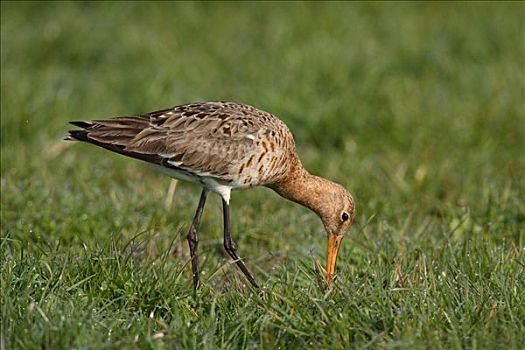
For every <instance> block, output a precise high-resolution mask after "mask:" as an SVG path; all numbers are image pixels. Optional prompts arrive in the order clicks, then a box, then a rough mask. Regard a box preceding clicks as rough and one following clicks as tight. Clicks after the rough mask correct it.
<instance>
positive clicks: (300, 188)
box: [271, 168, 355, 284]
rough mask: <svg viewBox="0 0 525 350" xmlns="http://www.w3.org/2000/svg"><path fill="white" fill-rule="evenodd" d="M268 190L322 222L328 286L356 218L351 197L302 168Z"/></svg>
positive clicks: (337, 186)
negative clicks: (312, 214) (325, 241)
mask: <svg viewBox="0 0 525 350" xmlns="http://www.w3.org/2000/svg"><path fill="white" fill-rule="evenodd" d="M271 188H273V189H274V190H275V191H277V193H279V194H280V195H281V196H283V197H285V198H288V199H290V200H292V201H294V202H296V203H299V204H302V205H304V206H306V207H308V208H310V209H311V210H313V211H314V212H315V213H316V214H317V215H318V216H319V217H320V218H321V220H322V222H323V224H324V228H325V230H326V233H327V236H328V260H327V266H326V277H325V280H326V283H327V284H330V283H331V282H332V279H333V276H334V274H335V264H336V261H337V254H338V253H339V248H340V247H341V241H342V240H343V237H344V235H345V234H346V232H347V231H348V229H349V228H350V225H351V224H352V222H353V221H354V217H355V209H354V199H353V198H352V195H351V194H350V193H349V192H348V191H347V190H346V189H345V188H344V187H343V186H341V185H339V184H336V183H334V182H332V181H329V180H326V179H324V178H322V177H318V176H315V175H311V174H309V173H308V172H306V171H305V170H304V169H302V168H301V170H300V171H298V172H297V175H296V176H290V177H289V178H287V179H286V180H285V181H282V182H279V183H275V184H273V185H272V186H271Z"/></svg>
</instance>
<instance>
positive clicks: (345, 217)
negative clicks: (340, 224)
mask: <svg viewBox="0 0 525 350" xmlns="http://www.w3.org/2000/svg"><path fill="white" fill-rule="evenodd" d="M348 219H350V216H349V215H348V213H347V212H346V211H344V212H343V214H341V220H343V221H346V220H348Z"/></svg>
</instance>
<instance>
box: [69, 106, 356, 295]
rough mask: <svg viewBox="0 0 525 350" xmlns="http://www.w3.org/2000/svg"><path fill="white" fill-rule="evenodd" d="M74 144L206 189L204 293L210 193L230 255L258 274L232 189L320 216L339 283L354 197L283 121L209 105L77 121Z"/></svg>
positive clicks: (194, 230) (193, 250) (193, 249)
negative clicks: (238, 237) (319, 170)
mask: <svg viewBox="0 0 525 350" xmlns="http://www.w3.org/2000/svg"><path fill="white" fill-rule="evenodd" d="M71 124H73V125H75V126H77V127H80V128H81V129H77V130H71V131H69V133H68V135H67V136H66V140H78V141H84V142H88V143H91V144H94V145H96V146H99V147H102V148H105V149H108V150H110V151H113V152H116V153H120V154H123V155H125V156H128V157H132V158H137V159H140V160H143V161H146V162H148V163H152V164H154V165H156V166H157V167H158V168H159V169H161V170H162V171H163V172H164V173H165V174H166V175H168V176H170V177H173V178H176V179H180V180H187V181H192V182H196V183H198V184H201V185H202V193H201V196H200V200H199V204H198V206H197V211H196V213H195V217H194V218H193V222H192V224H191V226H190V229H189V232H188V236H187V240H188V244H189V247H190V255H191V265H192V272H193V286H194V288H195V289H197V288H198V286H199V263H198V256H197V247H198V244H199V240H198V230H199V224H200V220H201V216H202V211H203V209H204V204H205V203H206V198H207V196H208V192H209V191H212V192H216V193H218V194H219V195H220V196H221V198H222V206H223V219H224V248H225V249H226V252H228V254H229V255H230V256H231V258H232V259H234V261H235V263H236V264H237V266H238V267H239V268H240V269H241V270H242V272H243V273H244V275H245V276H246V278H247V279H248V281H250V283H251V284H252V285H253V286H254V287H258V285H257V282H256V281H255V278H254V277H253V274H252V273H251V272H250V270H249V269H248V268H247V267H246V265H245V264H244V262H243V260H241V258H239V255H238V254H237V249H236V246H235V243H234V242H233V240H232V238H231V232H230V227H231V226H230V210H229V202H230V193H231V190H232V189H242V188H250V187H253V186H266V187H269V188H271V189H272V190H274V191H275V192H277V193H278V194H279V195H281V196H282V197H284V198H286V199H289V200H291V201H294V202H296V203H299V204H301V205H303V206H305V207H308V208H310V209H311V210H313V211H314V212H315V213H316V214H317V215H318V216H319V217H320V218H321V220H322V222H323V224H324V227H325V229H326V233H327V236H328V256H327V267H326V276H325V281H326V283H327V284H330V283H331V282H332V279H333V276H334V273H335V265H336V259H337V254H338V252H339V247H340V246H341V241H342V239H343V236H344V234H345V233H346V232H347V231H348V229H349V227H350V224H351V223H352V221H353V219H354V201H353V199H352V196H351V195H350V193H348V191H347V190H346V189H345V188H344V187H342V186H341V185H338V184H336V183H333V182H331V181H328V180H326V179H324V178H321V177H318V176H314V175H311V174H310V173H309V172H308V171H306V169H305V168H304V167H303V165H302V164H301V161H300V160H299V157H298V155H297V153H296V150H295V142H294V139H293V136H292V133H291V132H290V130H289V129H288V127H287V126H286V124H284V123H283V122H282V121H281V120H279V119H278V118H277V117H275V116H273V115H271V114H270V113H267V112H264V111H261V110H258V109H256V108H254V107H251V106H247V105H242V104H237V103H232V102H202V103H192V104H186V105H180V106H175V107H171V108H168V109H164V110H160V111H156V112H151V113H147V114H141V115H133V116H125V117H116V118H110V119H102V120H87V121H74V122H71Z"/></svg>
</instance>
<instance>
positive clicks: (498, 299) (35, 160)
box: [0, 2, 525, 349]
mask: <svg viewBox="0 0 525 350" xmlns="http://www.w3.org/2000/svg"><path fill="white" fill-rule="evenodd" d="M1 12H2V13H1V41H2V44H1V45H2V47H1V60H2V61H1V150H2V152H1V173H2V178H1V232H2V240H1V260H0V261H1V290H2V292H1V294H2V305H1V312H2V316H1V325H2V331H1V334H0V335H1V339H0V343H1V344H3V345H4V346H5V348H6V349H42V348H46V349H73V348H74V349H101V348H115V349H117V348H118V349H121V348H124V349H126V348H140V349H144V348H155V349H163V348H165V349H173V348H175V349H192V348H195V349H202V348H205V349H217V348H225V349H231V348H258V349H304V348H317V349H351V348H352V349H357V348H361V349H364V348H385V349H391V348H404V349H407V348H411V349H412V348H415V349H489V348H501V349H511V348H514V349H518V348H523V344H524V343H525V180H524V174H525V152H524V150H525V103H524V101H525V83H524V82H525V67H524V62H525V34H524V33H525V5H524V4H523V3H501V2H499V3H484V4H480V3H456V4H454V3H445V4H439V3H429V4H405V3H394V4H390V3H372V4H354V3H350V4H345V3H331V4H329V3H325V4H321V3H308V4H306V3H288V4H278V3H271V4H270V3H242V4H240V3H239V4H237V3H222V4H221V3H214V4H191V3H182V4H168V3H158V4H126V3H75V4H73V3H52V4H46V3H23V4H22V3H7V2H2V4H1ZM200 100H234V101H238V102H244V103H248V104H252V105H254V106H257V107H260V108H262V109H265V110H268V111H271V112H272V113H274V114H276V115H278V116H280V117H281V118H282V119H283V120H285V121H286V123H287V124H288V125H289V126H290V128H291V129H292V130H293V132H294V134H295V136H296V139H297V144H298V149H299V153H300V154H301V158H302V160H303V162H304V164H305V166H306V167H307V168H308V169H310V170H311V171H312V172H313V173H315V174H319V175H322V176H324V177H327V178H329V179H332V180H335V181H338V182H340V183H342V184H344V185H345V186H346V187H347V188H349V189H350V191H351V192H352V193H353V194H354V196H355V198H356V201H357V212H358V220H357V223H356V224H355V226H354V228H352V229H351V231H350V232H349V234H348V237H347V238H346V239H345V241H344V243H343V248H342V251H341V253H340V257H339V262H338V277H337V281H336V284H335V288H334V289H333V290H332V291H331V292H328V293H327V292H326V291H325V290H324V289H323V288H322V287H320V285H319V284H318V279H317V278H318V277H317V275H316V273H315V270H314V268H313V263H312V257H317V258H319V259H321V261H324V256H325V244H326V242H325V241H326V238H325V236H324V231H323V228H322V224H321V222H320V220H319V219H318V218H317V217H316V216H315V215H314V214H313V213H311V212H309V211H308V210H307V209H304V208H301V207H299V206H297V205H294V204H292V203H290V202H287V201H284V200H282V199H280V198H279V197H278V196H277V195H275V194H274V193H273V192H272V191H270V190H267V189H254V190H251V191H244V192H236V193H234V195H233V199H232V219H233V229H234V237H235V239H236V241H237V243H238V246H239V249H240V255H241V256H242V257H245V259H246V261H247V263H248V264H249V265H250V266H251V267H252V269H253V270H254V272H255V274H256V276H257V278H258V280H259V283H260V284H262V285H263V286H264V287H263V292H262V293H261V294H258V293H256V292H254V291H253V290H251V289H250V288H249V287H246V286H245V280H244V279H243V276H242V275H241V274H240V273H239V271H238V270H237V268H236V267H235V266H233V265H232V264H231V261H230V260H229V259H228V258H227V257H226V255H225V253H224V252H223V249H222V243H221V236H222V232H221V229H222V226H221V213H220V205H219V204H220V203H219V201H218V199H217V196H212V197H211V198H210V201H209V203H208V204H207V207H206V211H205V213H204V217H203V225H202V230H201V235H200V236H201V247H200V248H201V249H200V252H201V256H200V259H201V263H202V267H203V285H202V289H201V290H200V291H199V292H198V294H197V295H196V296H194V295H193V293H192V286H191V277H190V270H191V269H190V268H189V266H188V251H187V247H186V241H185V232H186V230H187V229H188V225H189V223H190V221H191V218H192V215H193V212H194V209H195V206H196V205H197V201H198V195H199V188H198V187H196V186H194V185H191V184H186V183H179V186H178V187H177V192H176V197H175V200H174V203H173V206H172V208H171V209H170V210H166V209H165V206H164V199H165V196H166V191H167V188H168V186H169V181H170V180H169V179H168V178H165V177H162V176H160V175H159V174H157V173H156V172H155V171H153V170H152V169H150V168H149V167H148V166H146V165H144V164H142V163H140V162H138V161H134V160H130V159H126V158H124V157H121V156H118V155H114V154H110V153H109V152H105V151H103V150H100V149H97V148H95V147H92V146H89V145H82V144H72V143H69V144H66V143H64V142H62V141H61V138H62V136H63V135H64V134H65V132H66V130H67V129H68V126H67V121H68V120H76V119H87V118H101V117H107V116H116V115H125V114H131V113H139V112H147V111H150V110H155V109H159V108H163V107H167V106H170V105H175V104H181V103H185V102H192V101H200Z"/></svg>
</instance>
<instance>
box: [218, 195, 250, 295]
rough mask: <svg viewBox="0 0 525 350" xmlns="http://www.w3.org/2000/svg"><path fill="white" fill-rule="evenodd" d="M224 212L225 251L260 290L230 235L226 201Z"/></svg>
mask: <svg viewBox="0 0 525 350" xmlns="http://www.w3.org/2000/svg"><path fill="white" fill-rule="evenodd" d="M222 210H223V218H224V249H226V251H227V252H228V254H229V255H230V256H231V257H232V259H233V260H235V263H236V264H237V266H238V267H239V268H240V269H241V271H242V272H243V273H244V275H245V276H246V278H248V281H250V283H251V284H252V285H253V286H254V287H255V288H259V286H258V285H257V282H255V278H254V277H253V275H252V273H251V272H250V270H248V268H247V267H246V265H244V262H243V261H242V260H241V259H240V258H239V256H238V255H237V248H236V247H235V243H234V242H233V241H232V238H231V235H230V206H229V205H228V203H226V201H225V200H224V199H223V200H222Z"/></svg>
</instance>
